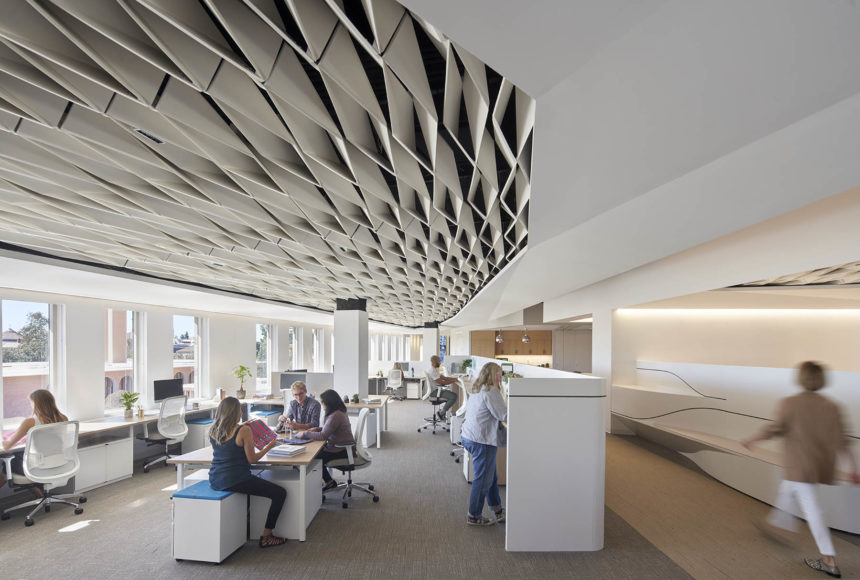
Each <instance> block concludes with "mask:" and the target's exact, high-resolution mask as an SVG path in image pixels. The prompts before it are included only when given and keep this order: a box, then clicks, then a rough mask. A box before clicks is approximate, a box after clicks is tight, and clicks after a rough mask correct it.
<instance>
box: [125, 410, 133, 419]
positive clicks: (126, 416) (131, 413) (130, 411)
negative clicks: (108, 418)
mask: <svg viewBox="0 0 860 580" xmlns="http://www.w3.org/2000/svg"><path fill="white" fill-rule="evenodd" d="M133 416H134V413H133V412H132V410H131V409H126V410H125V418H126V419H131V418H132V417H133Z"/></svg>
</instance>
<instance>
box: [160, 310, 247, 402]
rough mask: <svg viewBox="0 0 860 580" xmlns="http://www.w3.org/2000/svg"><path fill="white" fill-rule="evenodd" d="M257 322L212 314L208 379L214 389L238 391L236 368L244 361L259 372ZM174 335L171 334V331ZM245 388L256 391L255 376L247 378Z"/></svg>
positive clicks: (229, 391) (230, 393)
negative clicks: (213, 315) (257, 362)
mask: <svg viewBox="0 0 860 580" xmlns="http://www.w3.org/2000/svg"><path fill="white" fill-rule="evenodd" d="M256 331H257V322H256V321H255V320H249V319H247V318H241V317H238V316H236V317H217V318H215V317H213V318H210V320H209V369H210V374H209V381H210V385H212V392H213V393H214V390H215V389H217V388H219V387H222V388H224V389H225V390H226V391H227V394H228V395H235V392H236V390H237V389H238V388H239V381H238V380H237V379H236V377H235V376H234V375H233V369H234V368H236V366H238V365H245V366H246V367H248V368H249V369H251V372H252V373H254V375H256V372H257V365H256V363H255V361H256V356H257V347H256V345H257V335H256ZM171 336H172V335H171ZM245 391H247V392H249V393H253V392H254V378H250V379H246V380H245Z"/></svg>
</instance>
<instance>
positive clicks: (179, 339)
mask: <svg viewBox="0 0 860 580" xmlns="http://www.w3.org/2000/svg"><path fill="white" fill-rule="evenodd" d="M199 328H200V319H199V318H196V317H194V316H185V315H180V314H175V315H174V316H173V376H174V377H176V376H177V375H178V374H180V373H181V375H182V378H183V390H184V391H185V394H186V395H187V396H188V397H189V398H190V397H199V396H200V388H199V387H200V385H198V384H197V383H196V382H195V379H196V378H197V376H198V375H199V374H200V369H199V368H198V364H199V361H200V344H199V342H200V341H199V338H198V337H199ZM164 378H166V377H164Z"/></svg>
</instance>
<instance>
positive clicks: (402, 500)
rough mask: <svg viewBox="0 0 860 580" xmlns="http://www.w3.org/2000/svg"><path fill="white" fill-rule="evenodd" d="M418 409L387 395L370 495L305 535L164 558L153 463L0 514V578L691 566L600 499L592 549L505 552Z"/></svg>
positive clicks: (449, 573) (386, 574) (675, 574)
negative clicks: (32, 515)
mask: <svg viewBox="0 0 860 580" xmlns="http://www.w3.org/2000/svg"><path fill="white" fill-rule="evenodd" d="M427 408H428V407H427V406H426V404H424V403H422V402H420V401H402V402H392V403H391V406H390V418H389V427H390V430H389V431H387V432H384V433H383V435H382V444H383V448H382V449H375V448H374V449H372V453H373V456H374V460H373V465H372V466H371V467H370V468H368V469H366V470H364V471H363V472H362V476H363V477H362V479H368V480H370V481H372V482H373V483H375V485H376V487H377V491H378V493H379V495H380V497H381V499H380V501H379V503H372V502H371V500H370V499H371V498H370V497H369V496H364V495H363V494H362V495H356V496H355V497H354V498H353V502H352V505H351V507H350V508H349V509H346V510H344V509H342V508H341V507H340V502H339V501H337V498H334V497H332V498H330V499H329V500H328V501H327V502H326V503H324V504H323V508H322V510H321V511H320V512H319V514H317V516H316V518H315V519H314V521H313V522H312V523H311V525H310V527H309V528H308V540H307V541H306V542H303V543H300V542H295V541H290V542H288V543H287V544H286V545H284V546H281V547H275V548H270V549H265V550H261V549H259V548H258V547H257V546H256V544H254V543H252V542H249V543H248V544H246V545H245V546H244V547H243V548H241V549H240V550H238V551H237V552H235V553H234V554H233V555H232V556H230V557H229V558H228V559H227V560H225V561H224V562H223V563H222V564H220V565H217V566H216V565H211V564H205V563H195V562H176V561H174V560H173V559H172V558H171V556H170V541H171V526H170V509H171V508H170V499H169V498H170V495H171V492H172V489H171V486H173V485H174V484H175V471H174V470H173V469H172V468H168V467H161V468H155V469H153V470H152V471H150V472H149V473H147V474H144V473H142V472H140V471H139V470H138V471H135V475H134V477H133V478H131V479H128V480H125V481H122V482H119V483H116V484H113V485H110V486H105V487H103V488H99V489H96V490H93V491H91V492H89V493H88V494H87V496H88V498H89V501H88V503H87V504H86V505H85V506H84V507H85V511H84V513H83V514H82V515H80V516H75V515H73V514H72V510H71V509H66V508H64V507H57V508H54V509H53V510H52V511H51V513H47V514H44V513H43V514H39V515H37V516H36V524H35V525H34V526H32V527H29V528H27V527H25V526H24V522H23V519H24V518H23V515H15V516H13V517H12V519H10V520H8V521H5V522H0V546H2V553H0V578H28V579H37V578H117V577H127V578H205V579H216V578H228V577H236V576H240V575H241V576H245V577H257V576H264V575H265V576H279V577H289V578H431V577H437V578H533V577H564V578H631V579H633V578H636V579H647V578H689V577H690V576H689V575H688V574H687V573H686V572H684V570H683V569H681V568H680V567H679V566H678V565H677V564H675V563H674V562H673V561H672V560H671V559H669V557H667V556H666V555H665V554H664V553H663V552H661V551H660V550H658V549H657V548H655V546H654V545H653V544H651V543H650V542H649V541H647V540H646V539H645V538H644V537H643V536H642V535H640V534H639V533H638V532H637V531H636V530H634V529H633V527H631V526H630V525H629V524H628V523H627V522H625V520H623V519H622V518H621V517H619V516H618V515H617V514H616V513H615V512H613V511H611V510H610V509H607V510H606V524H605V529H606V539H605V548H604V549H603V550H602V551H599V552H592V553H507V552H505V549H504V541H505V529H504V526H502V525H496V526H491V527H488V528H475V527H470V526H466V525H465V515H466V505H467V501H468V495H469V489H470V486H469V484H467V483H466V482H465V480H464V478H463V476H462V472H461V467H460V465H458V464H455V463H454V462H453V459H452V458H451V457H450V456H449V452H450V450H451V445H450V443H449V441H448V435H447V434H444V435H443V434H439V433H437V434H436V435H431V434H429V433H426V432H422V433H420V434H419V433H417V432H416V426H417V425H418V423H419V422H420V420H421V417H422V415H424V414H426V412H427ZM642 453H646V454H647V453H648V452H647V450H642ZM502 497H503V498H504V489H503V495H502ZM559 501H564V490H563V489H559Z"/></svg>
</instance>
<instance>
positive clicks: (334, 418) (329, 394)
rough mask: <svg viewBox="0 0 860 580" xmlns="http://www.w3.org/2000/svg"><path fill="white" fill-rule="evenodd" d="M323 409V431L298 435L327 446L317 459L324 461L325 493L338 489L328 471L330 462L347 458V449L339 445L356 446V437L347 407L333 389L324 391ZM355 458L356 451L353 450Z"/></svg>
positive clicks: (302, 432)
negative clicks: (324, 413) (324, 443)
mask: <svg viewBox="0 0 860 580" xmlns="http://www.w3.org/2000/svg"><path fill="white" fill-rule="evenodd" d="M320 401H321V402H322V407H323V409H324V410H325V412H326V416H325V423H324V424H323V427H322V429H320V428H319V427H316V428H314V429H308V430H307V431H300V432H299V433H297V434H296V437H298V438H299V439H312V440H313V441H325V442H326V446H325V447H323V450H322V451H320V454H319V455H318V456H317V457H320V458H321V459H322V460H323V472H322V476H323V480H325V485H323V491H328V490H330V489H332V488H335V487H337V482H336V481H335V480H334V479H332V477H331V473H329V470H328V467H327V466H328V462H329V461H331V460H332V459H343V458H345V457H347V454H346V448H342V447H337V445H355V437H353V436H352V427H351V426H350V424H349V417H348V416H347V414H346V405H344V404H343V401H341V399H340V395H338V394H337V392H336V391H334V390H332V389H328V390H326V391H323V393H322V394H321V395H320ZM353 456H355V450H354V449H353Z"/></svg>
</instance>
